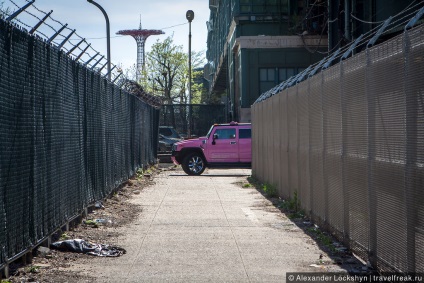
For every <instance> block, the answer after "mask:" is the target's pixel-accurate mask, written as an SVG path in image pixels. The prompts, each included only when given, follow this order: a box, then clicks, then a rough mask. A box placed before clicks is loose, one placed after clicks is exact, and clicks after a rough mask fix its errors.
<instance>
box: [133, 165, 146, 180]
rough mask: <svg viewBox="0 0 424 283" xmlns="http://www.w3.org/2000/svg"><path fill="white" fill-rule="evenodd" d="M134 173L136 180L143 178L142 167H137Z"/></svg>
mask: <svg viewBox="0 0 424 283" xmlns="http://www.w3.org/2000/svg"><path fill="white" fill-rule="evenodd" d="M135 175H136V177H137V180H141V179H143V175H144V171H143V169H142V168H139V169H138V170H137V172H136V173H135Z"/></svg>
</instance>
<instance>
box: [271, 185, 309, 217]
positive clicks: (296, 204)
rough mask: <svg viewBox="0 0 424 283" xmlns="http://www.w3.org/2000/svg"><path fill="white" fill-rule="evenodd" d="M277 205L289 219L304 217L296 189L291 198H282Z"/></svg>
mask: <svg viewBox="0 0 424 283" xmlns="http://www.w3.org/2000/svg"><path fill="white" fill-rule="evenodd" d="M277 206H278V208H280V209H281V210H282V211H284V212H285V213H286V215H287V217H288V218H290V219H299V218H304V217H305V211H304V210H303V209H302V207H301V205H300V199H299V195H298V194H297V191H295V192H294V193H293V197H292V198H288V199H286V200H285V199H282V200H281V201H280V202H279V203H278V205H277Z"/></svg>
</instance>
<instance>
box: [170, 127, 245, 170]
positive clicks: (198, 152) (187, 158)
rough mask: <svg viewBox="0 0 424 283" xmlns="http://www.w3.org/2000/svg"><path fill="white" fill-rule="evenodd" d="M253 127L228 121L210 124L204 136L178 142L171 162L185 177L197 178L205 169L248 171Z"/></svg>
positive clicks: (173, 147)
mask: <svg viewBox="0 0 424 283" xmlns="http://www.w3.org/2000/svg"><path fill="white" fill-rule="evenodd" d="M251 137H252V126H251V124H250V123H237V122H231V123H229V124H216V125H213V126H212V127H211V128H210V130H209V132H208V134H207V135H206V137H200V138H198V139H191V140H185V141H181V142H177V143H175V144H174V145H173V146H172V157H171V158H172V161H173V162H174V164H176V165H180V164H181V166H182V168H183V170H184V172H186V173H187V174H188V175H200V174H202V173H203V171H205V168H206V167H208V168H250V167H251V164H252V139H251Z"/></svg>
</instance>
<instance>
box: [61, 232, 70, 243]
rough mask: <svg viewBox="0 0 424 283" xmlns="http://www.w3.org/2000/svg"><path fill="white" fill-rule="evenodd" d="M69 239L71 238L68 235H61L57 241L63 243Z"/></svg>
mask: <svg viewBox="0 0 424 283" xmlns="http://www.w3.org/2000/svg"><path fill="white" fill-rule="evenodd" d="M70 238H71V237H70V236H69V235H68V234H66V233H63V234H62V235H60V238H59V240H60V241H65V240H69V239H70Z"/></svg>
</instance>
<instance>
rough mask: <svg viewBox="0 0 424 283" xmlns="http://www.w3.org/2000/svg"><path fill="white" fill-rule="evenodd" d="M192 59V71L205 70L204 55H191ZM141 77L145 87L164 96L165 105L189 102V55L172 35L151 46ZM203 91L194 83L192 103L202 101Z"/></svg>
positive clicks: (193, 73)
mask: <svg viewBox="0 0 424 283" xmlns="http://www.w3.org/2000/svg"><path fill="white" fill-rule="evenodd" d="M191 57H192V69H195V68H199V67H202V63H203V60H202V57H203V54H202V52H192V56H191ZM194 75H196V73H195V72H192V77H193V76H194ZM141 77H142V78H141V81H140V82H139V83H140V84H141V85H142V86H143V88H144V89H145V90H146V91H147V92H150V93H152V94H154V95H157V96H159V97H161V98H162V100H163V102H164V104H176V103H181V104H187V103H188V91H187V90H188V54H186V53H185V52H183V47H182V45H178V46H177V45H175V44H174V41H173V38H172V36H170V37H167V38H166V39H165V40H164V41H163V42H160V41H159V40H157V41H156V43H155V44H153V45H152V49H151V51H150V52H148V53H147V54H146V66H145V69H144V71H143V74H142V76H141ZM192 81H193V80H192ZM201 92H202V89H201V87H199V86H197V84H194V83H192V103H199V102H200V96H201Z"/></svg>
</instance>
